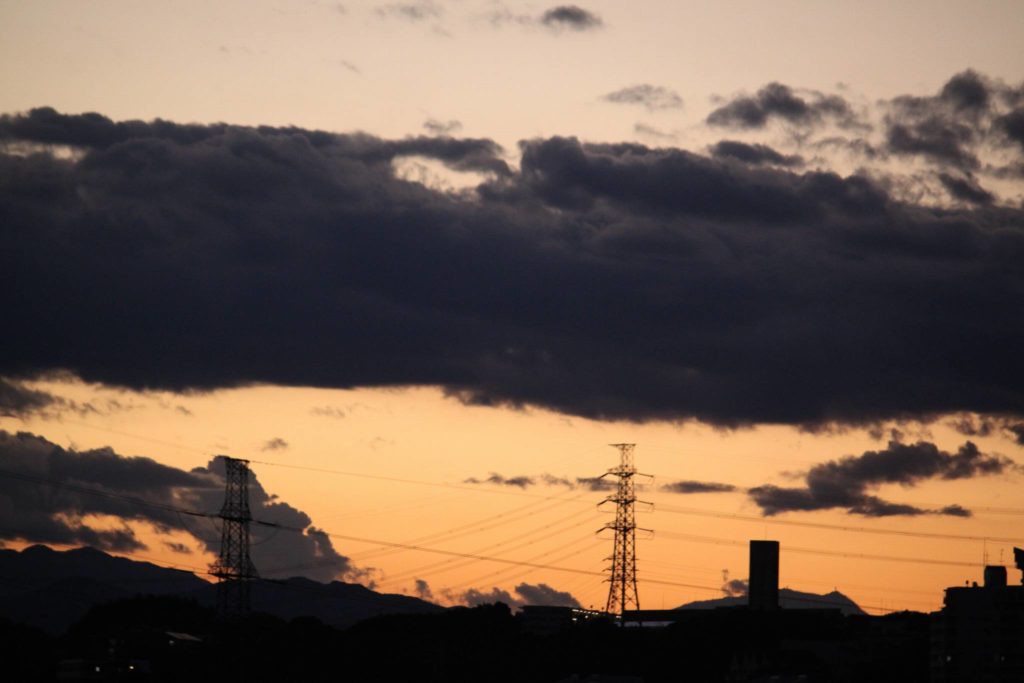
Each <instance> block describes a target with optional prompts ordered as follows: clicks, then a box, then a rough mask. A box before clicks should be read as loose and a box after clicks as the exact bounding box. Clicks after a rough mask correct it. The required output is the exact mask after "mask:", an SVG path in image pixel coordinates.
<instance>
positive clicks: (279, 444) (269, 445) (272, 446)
mask: <svg viewBox="0 0 1024 683" xmlns="http://www.w3.org/2000/svg"><path fill="white" fill-rule="evenodd" d="M287 448H288V442H287V441H285V440H284V439H282V438H281V437H279V436H275V437H274V438H273V439H268V440H267V441H265V442H264V443H263V445H262V446H260V450H261V451H283V450H286V449H287Z"/></svg>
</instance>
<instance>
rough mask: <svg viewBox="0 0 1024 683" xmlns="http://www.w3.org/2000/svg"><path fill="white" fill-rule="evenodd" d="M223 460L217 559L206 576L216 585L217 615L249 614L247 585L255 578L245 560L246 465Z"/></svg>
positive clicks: (240, 462) (246, 546) (247, 463)
mask: <svg viewBox="0 0 1024 683" xmlns="http://www.w3.org/2000/svg"><path fill="white" fill-rule="evenodd" d="M221 457H223V458H224V470H225V471H224V506H223V507H222V508H221V509H220V515H219V517H220V519H221V535H220V557H219V558H218V559H217V561H216V562H215V563H214V564H213V566H211V567H210V573H211V574H213V575H214V576H216V577H217V578H218V579H220V583H218V584H217V607H218V609H219V610H220V612H221V614H226V615H237V614H245V613H246V612H248V611H249V584H250V582H251V581H252V580H253V579H255V578H258V577H259V575H258V574H257V573H256V566H255V565H253V563H252V559H251V558H250V557H249V522H250V521H251V520H252V515H251V514H250V513H249V461H248V460H239V459H237V458H229V457H227V456H226V455H225V456H221Z"/></svg>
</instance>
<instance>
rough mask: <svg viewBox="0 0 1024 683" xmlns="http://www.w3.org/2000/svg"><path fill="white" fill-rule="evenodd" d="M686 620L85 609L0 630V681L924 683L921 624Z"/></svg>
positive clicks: (748, 617) (746, 617) (893, 618)
mask: <svg viewBox="0 0 1024 683" xmlns="http://www.w3.org/2000/svg"><path fill="white" fill-rule="evenodd" d="M691 614H692V616H688V617H687V618H686V619H684V620H683V621H680V622H678V623H675V624H672V625H669V626H663V627H657V628H653V627H645V628H632V627H627V628H623V627H621V626H618V625H616V624H615V623H613V622H612V621H610V620H608V619H606V618H595V619H590V620H583V619H580V620H578V621H577V622H572V621H571V620H570V621H568V622H567V623H541V624H537V623H531V622H530V621H529V620H528V619H523V618H521V617H519V616H516V615H513V614H512V613H511V611H510V610H509V608H508V607H507V606H505V605H503V604H500V603H499V604H495V605H486V606H482V607H476V608H453V609H449V610H445V611H444V612H440V613H436V614H406V615H394V616H384V617H377V618H373V619H369V620H366V621H363V622H360V623H358V624H356V625H354V626H351V627H349V628H345V629H340V628H335V627H332V626H328V625H326V624H324V623H323V622H322V621H320V620H318V619H315V618H309V617H299V618H295V619H291V620H284V619H281V618H278V617H273V616H269V615H264V614H252V615H249V616H247V617H245V618H242V619H236V620H221V619H218V618H217V617H216V615H215V613H214V611H213V610H211V609H210V608H208V607H203V606H201V605H200V604H198V603H197V602H195V601H193V600H189V599H183V598H180V597H169V596H162V597H136V598H130V599H126V600H119V601H115V602H112V603H108V604H106V605H102V606H98V607H94V608H93V609H91V610H90V611H89V612H88V614H87V615H86V616H85V617H84V618H83V619H81V620H80V621H78V622H77V623H76V624H74V625H73V626H72V627H71V628H70V629H68V631H67V632H66V633H64V634H63V635H61V636H51V635H48V634H46V633H44V632H43V631H40V630H37V629H35V628H33V627H30V626H26V625H19V624H15V623H13V622H10V621H3V622H0V643H2V646H0V647H2V649H3V650H4V651H5V654H4V666H5V675H4V676H3V679H4V680H9V681H53V680H125V681H196V680H213V679H219V680H231V681H339V680H372V681H566V680H568V681H587V680H591V681H612V680H614V681H640V680H642V681H649V682H655V681H681V680H685V681H769V680H771V681H867V680H870V681H872V682H873V683H882V682H884V681H900V682H901V683H905V682H908V681H926V680H928V670H927V666H928V618H927V616H926V615H923V614H916V613H904V614H894V615H889V616H886V617H864V616H847V617H844V616H842V615H840V614H839V613H838V612H837V611H833V610H821V611H818V612H815V613H807V614H805V615H803V616H798V617H791V616H787V615H788V614H792V613H790V612H783V611H780V612H777V613H775V614H765V613H760V614H759V613H756V612H751V611H747V610H713V611H699V612H693V613H691ZM624 677H625V678H624Z"/></svg>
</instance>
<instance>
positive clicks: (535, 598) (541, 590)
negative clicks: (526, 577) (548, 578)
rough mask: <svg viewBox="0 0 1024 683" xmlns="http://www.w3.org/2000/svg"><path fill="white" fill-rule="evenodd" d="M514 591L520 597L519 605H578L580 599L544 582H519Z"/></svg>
mask: <svg viewBox="0 0 1024 683" xmlns="http://www.w3.org/2000/svg"><path fill="white" fill-rule="evenodd" d="M516 593H518V594H519V597H520V598H522V602H521V605H554V606H557V607H580V601H579V600H577V599H576V598H574V597H573V596H572V594H571V593H568V592H566V591H559V590H555V589H554V588H552V587H551V586H549V585H547V584H546V583H538V584H530V583H521V584H519V585H518V586H516Z"/></svg>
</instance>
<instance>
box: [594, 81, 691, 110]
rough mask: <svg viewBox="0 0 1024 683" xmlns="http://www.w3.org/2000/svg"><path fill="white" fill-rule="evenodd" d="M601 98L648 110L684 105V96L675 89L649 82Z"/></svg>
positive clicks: (674, 107)
mask: <svg viewBox="0 0 1024 683" xmlns="http://www.w3.org/2000/svg"><path fill="white" fill-rule="evenodd" d="M601 99H602V100H604V101H606V102H613V103H615V104H638V105H641V106H643V107H645V108H646V109H647V110H648V111H659V110H664V109H681V108H682V106H683V98H682V97H680V96H679V93H677V92H676V91H675V90H670V89H669V88H665V87H662V86H660V85H651V84H649V83H641V84H640V85H631V86H629V87H628V88H621V89H619V90H616V91H615V92H610V93H608V94H607V95H604V96H603V97H602V98H601Z"/></svg>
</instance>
